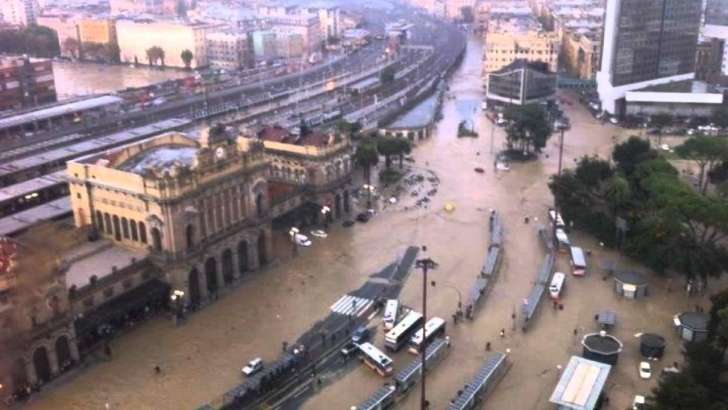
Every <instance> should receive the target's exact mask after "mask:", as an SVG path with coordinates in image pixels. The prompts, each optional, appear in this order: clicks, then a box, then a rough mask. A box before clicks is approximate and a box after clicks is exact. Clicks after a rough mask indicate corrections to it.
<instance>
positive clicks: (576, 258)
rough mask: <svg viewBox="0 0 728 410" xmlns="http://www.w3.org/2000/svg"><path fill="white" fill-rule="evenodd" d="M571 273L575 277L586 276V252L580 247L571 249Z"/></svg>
mask: <svg viewBox="0 0 728 410" xmlns="http://www.w3.org/2000/svg"><path fill="white" fill-rule="evenodd" d="M571 273H573V274H574V276H584V275H586V257H585V256H584V251H583V250H582V249H581V248H579V247H578V246H572V247H571Z"/></svg>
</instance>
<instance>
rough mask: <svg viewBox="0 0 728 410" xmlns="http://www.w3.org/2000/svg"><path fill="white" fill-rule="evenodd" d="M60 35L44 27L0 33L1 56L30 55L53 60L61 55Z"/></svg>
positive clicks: (29, 27)
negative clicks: (4, 54)
mask: <svg viewBox="0 0 728 410" xmlns="http://www.w3.org/2000/svg"><path fill="white" fill-rule="evenodd" d="M59 43H60V42H59V41H58V33H56V31H55V30H52V29H50V28H48V27H44V26H35V25H33V26H28V27H25V28H23V29H22V30H18V31H14V30H4V31H0V54H3V53H7V54H28V55H30V56H34V57H43V58H52V57H56V56H58V55H60V53H61V50H60V47H59Z"/></svg>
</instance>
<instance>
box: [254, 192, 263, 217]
mask: <svg viewBox="0 0 728 410" xmlns="http://www.w3.org/2000/svg"><path fill="white" fill-rule="evenodd" d="M255 211H256V212H257V214H258V216H263V194H256V195H255Z"/></svg>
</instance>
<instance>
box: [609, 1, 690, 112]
mask: <svg viewBox="0 0 728 410" xmlns="http://www.w3.org/2000/svg"><path fill="white" fill-rule="evenodd" d="M701 14H702V0H680V1H672V0H609V1H608V2H607V12H606V18H605V21H604V41H603V49H602V64H601V69H600V71H599V73H597V90H598V92H599V99H600V100H601V103H602V110H604V111H606V112H608V113H610V114H615V115H623V114H624V112H625V108H626V100H625V98H626V96H627V93H628V92H630V91H635V90H640V89H644V88H647V87H651V86H656V85H662V84H667V83H671V82H677V81H684V80H692V79H694V78H695V51H696V48H697V42H698V34H699V31H700V19H701Z"/></svg>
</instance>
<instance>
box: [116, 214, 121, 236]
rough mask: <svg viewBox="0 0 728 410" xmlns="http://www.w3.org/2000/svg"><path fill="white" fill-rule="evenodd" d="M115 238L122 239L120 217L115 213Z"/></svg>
mask: <svg viewBox="0 0 728 410" xmlns="http://www.w3.org/2000/svg"><path fill="white" fill-rule="evenodd" d="M114 239H116V240H117V241H120V240H121V226H119V217H118V216H116V215H114Z"/></svg>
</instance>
